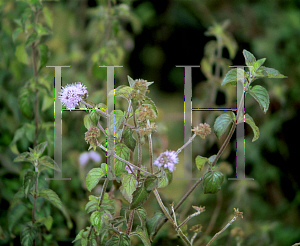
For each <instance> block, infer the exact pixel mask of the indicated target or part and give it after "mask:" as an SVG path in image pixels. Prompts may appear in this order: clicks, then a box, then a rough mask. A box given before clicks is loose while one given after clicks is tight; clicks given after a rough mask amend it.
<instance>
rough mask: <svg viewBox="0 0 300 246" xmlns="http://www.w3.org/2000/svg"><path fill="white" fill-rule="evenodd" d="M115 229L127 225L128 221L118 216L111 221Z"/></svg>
mask: <svg viewBox="0 0 300 246" xmlns="http://www.w3.org/2000/svg"><path fill="white" fill-rule="evenodd" d="M109 223H111V224H112V225H113V226H114V227H118V226H120V225H121V224H126V219H125V218H124V217H123V216H118V217H116V218H113V219H112V220H110V221H109Z"/></svg>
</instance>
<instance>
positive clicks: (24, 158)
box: [14, 129, 30, 162]
mask: <svg viewBox="0 0 300 246" xmlns="http://www.w3.org/2000/svg"><path fill="white" fill-rule="evenodd" d="M18 130H19V129H18ZM15 135H16V133H15ZM29 156H30V153H29V152H23V153H21V154H20V155H18V156H17V157H16V158H15V159H14V162H19V161H27V158H28V157H29Z"/></svg>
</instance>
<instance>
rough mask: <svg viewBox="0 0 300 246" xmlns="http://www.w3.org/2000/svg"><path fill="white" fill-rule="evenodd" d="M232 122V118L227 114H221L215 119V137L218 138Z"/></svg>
mask: <svg viewBox="0 0 300 246" xmlns="http://www.w3.org/2000/svg"><path fill="white" fill-rule="evenodd" d="M232 122H233V120H232V118H231V117H230V115H229V114H221V115H220V116H219V117H218V118H217V119H216V120H215V124H214V131H215V134H216V136H217V138H220V137H221V136H222V135H223V134H224V133H225V131H226V129H227V128H228V126H229V125H230V123H232Z"/></svg>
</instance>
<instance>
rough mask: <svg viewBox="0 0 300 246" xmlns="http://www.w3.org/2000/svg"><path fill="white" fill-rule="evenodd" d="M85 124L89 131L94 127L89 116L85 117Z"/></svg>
mask: <svg viewBox="0 0 300 246" xmlns="http://www.w3.org/2000/svg"><path fill="white" fill-rule="evenodd" d="M83 124H84V126H85V128H86V129H87V130H89V129H90V127H91V126H93V122H92V120H91V118H90V116H89V115H88V114H87V115H85V116H84V118H83Z"/></svg>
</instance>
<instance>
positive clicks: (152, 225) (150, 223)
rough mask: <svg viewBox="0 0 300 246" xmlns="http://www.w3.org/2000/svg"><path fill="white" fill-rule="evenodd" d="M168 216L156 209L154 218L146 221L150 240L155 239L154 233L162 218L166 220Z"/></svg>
mask: <svg viewBox="0 0 300 246" xmlns="http://www.w3.org/2000/svg"><path fill="white" fill-rule="evenodd" d="M165 218H166V217H165V216H164V214H163V213H162V212H161V211H156V212H155V213H154V215H153V217H152V218H150V219H148V220H147V222H146V226H147V230H148V234H149V236H150V240H151V241H152V240H153V235H154V233H155V231H156V228H157V226H158V225H159V224H160V222H161V221H162V220H164V219H165Z"/></svg>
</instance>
